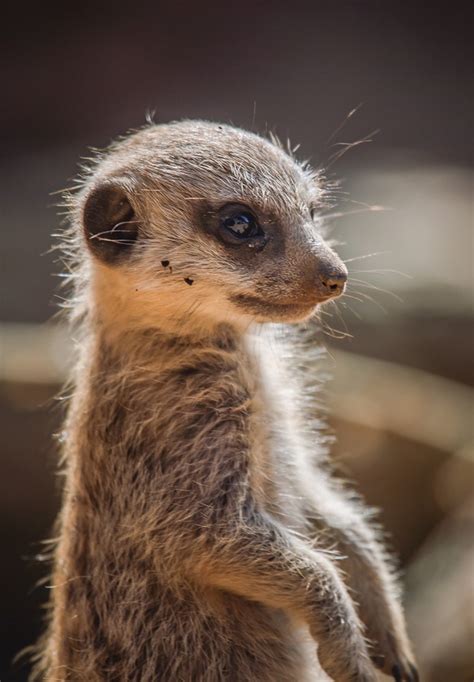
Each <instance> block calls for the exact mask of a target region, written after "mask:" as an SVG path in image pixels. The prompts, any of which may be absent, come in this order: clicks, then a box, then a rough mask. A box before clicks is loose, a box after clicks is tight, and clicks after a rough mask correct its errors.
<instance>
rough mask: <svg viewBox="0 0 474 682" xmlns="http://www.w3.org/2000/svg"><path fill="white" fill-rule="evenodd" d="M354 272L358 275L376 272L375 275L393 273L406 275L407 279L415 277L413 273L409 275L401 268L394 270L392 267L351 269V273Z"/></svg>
mask: <svg viewBox="0 0 474 682" xmlns="http://www.w3.org/2000/svg"><path fill="white" fill-rule="evenodd" d="M352 272H353V273H354V274H356V275H365V274H375V275H385V274H393V275H400V276H401V277H406V278H407V279H413V275H409V274H408V273H407V272H402V271H401V270H393V269H391V268H378V269H374V270H351V273H352Z"/></svg>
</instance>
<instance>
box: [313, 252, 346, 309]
mask: <svg viewBox="0 0 474 682" xmlns="http://www.w3.org/2000/svg"><path fill="white" fill-rule="evenodd" d="M347 276H348V271H347V267H346V266H345V265H344V263H343V262H342V261H341V259H340V258H339V257H338V256H337V255H336V254H335V253H334V252H331V258H330V259H328V260H323V261H321V262H320V263H319V264H318V268H317V275H316V278H317V288H318V290H319V291H320V292H321V297H322V301H325V300H329V299H330V298H337V297H338V296H341V295H342V294H343V293H344V290H345V288H346V282H347Z"/></svg>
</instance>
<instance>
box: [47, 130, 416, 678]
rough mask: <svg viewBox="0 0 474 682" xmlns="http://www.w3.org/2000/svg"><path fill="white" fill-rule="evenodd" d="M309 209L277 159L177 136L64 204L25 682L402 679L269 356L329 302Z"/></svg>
mask: <svg viewBox="0 0 474 682" xmlns="http://www.w3.org/2000/svg"><path fill="white" fill-rule="evenodd" d="M324 198H325V192H324V186H323V183H322V180H321V178H320V176H319V175H318V174H316V173H314V172H312V171H311V169H309V168H308V167H307V166H304V165H301V164H299V163H297V162H296V160H295V159H294V158H292V157H291V155H289V154H287V153H286V152H285V151H284V150H283V149H282V148H281V147H280V146H279V145H278V144H276V143H274V142H271V141H268V140H265V139H263V138H261V137H259V136H257V135H254V134H252V133H248V132H245V131H242V130H239V129H236V128H233V127H230V126H225V125H219V124H212V123H206V122H200V121H194V122H193V121H184V122H180V123H172V124H167V125H158V126H155V125H151V126H148V127H146V128H144V129H143V130H141V131H139V132H135V133H133V134H131V135H129V136H127V137H125V138H123V139H121V140H120V141H118V142H117V143H116V144H114V145H112V146H111V147H110V149H108V150H107V151H106V152H104V153H102V154H100V155H99V156H98V157H97V160H96V162H95V163H94V164H93V165H92V167H91V168H90V169H89V171H88V172H87V173H86V174H85V176H84V177H83V178H82V182H81V187H80V189H79V190H78V191H77V192H75V193H72V194H70V195H69V196H68V197H67V203H68V206H69V212H70V225H69V229H68V231H67V234H65V237H64V254H65V256H66V259H67V261H68V270H69V271H70V272H71V273H72V274H71V280H72V293H71V308H72V311H73V315H72V317H73V323H74V324H75V325H76V329H77V331H76V334H75V337H76V338H77V339H78V342H77V343H78V360H77V364H76V368H75V372H74V378H73V386H74V389H73V392H72V397H71V401H70V405H69V409H68V415H67V418H66V424H65V431H64V433H65V437H64V444H63V448H64V452H63V461H64V467H65V487H64V495H63V504H62V510H61V514H60V517H59V520H58V536H59V539H58V542H57V547H56V550H55V558H54V568H53V577H52V590H51V600H50V610H49V620H48V628H47V632H46V634H45V637H44V639H43V640H42V642H41V644H40V647H39V654H38V663H37V667H36V669H35V674H36V676H37V677H39V678H40V679H46V680H87V681H90V680H123V681H128V680H137V681H140V682H147V681H150V682H151V681H156V680H163V681H168V680H169V681H170V682H175V681H176V682H177V681H181V682H188V681H189V682H195V681H203V682H218V681H219V682H220V681H223V680H229V681H230V680H239V682H240V681H242V682H246V681H248V682H250V681H252V682H255V681H259V682H260V681H261V682H270V681H271V682H279V681H281V682H288V681H289V680H298V681H299V680H302V681H310V680H323V679H328V676H329V678H331V679H333V680H336V681H341V682H342V681H349V680H362V681H369V680H375V679H376V671H375V667H379V668H380V669H381V670H383V671H384V672H387V673H389V674H391V675H392V676H393V678H394V679H395V680H412V681H415V680H416V679H417V673H416V669H415V667H414V665H413V657H412V653H411V650H410V645H409V642H408V638H407V636H406V632H405V626H404V618H403V613H402V609H401V606H400V602H399V597H398V590H397V586H396V584H395V581H394V578H393V576H392V572H391V568H390V564H389V563H388V562H387V560H386V557H385V552H384V549H383V547H382V545H381V543H380V541H379V540H378V538H377V536H376V534H375V532H374V531H373V530H372V529H371V527H370V526H369V524H368V523H367V522H366V521H365V516H366V515H365V513H364V508H363V506H362V504H361V503H359V502H358V503H354V502H353V501H352V496H350V495H349V494H348V493H346V491H345V490H344V489H343V488H342V486H340V485H339V484H338V483H337V482H336V481H334V480H332V479H331V477H330V476H329V475H328V474H327V473H324V472H323V470H322V469H321V470H319V469H318V467H317V466H315V459H316V458H315V454H316V453H317V452H319V451H321V448H322V445H321V439H320V437H319V435H318V432H317V428H312V429H308V428H307V426H308V424H307V415H304V414H303V413H302V412H301V410H300V408H299V407H298V405H299V404H302V403H303V402H304V399H305V391H304V389H303V388H298V384H297V382H296V383H292V381H291V377H290V376H289V375H288V374H286V375H285V370H284V364H285V362H284V360H285V358H284V357H283V356H284V353H283V352H281V351H279V350H278V349H279V348H283V346H280V345H276V344H277V343H279V342H280V341H281V340H282V339H281V338H280V340H279V339H278V338H277V337H283V336H284V329H285V328H287V327H288V325H294V324H297V323H299V322H302V321H305V320H308V319H310V318H311V317H313V316H315V315H316V314H317V311H318V309H319V306H321V305H323V304H324V303H325V302H326V301H329V300H332V299H333V298H335V297H337V296H340V295H341V294H343V292H344V287H345V282H346V279H347V269H346V267H345V265H344V264H343V263H342V262H341V260H340V259H339V258H338V256H337V255H336V253H335V252H334V251H333V250H332V249H331V248H330V247H329V246H328V244H327V243H326V242H325V241H324V238H323V235H322V230H321V222H320V217H319V216H320V209H321V207H322V205H323V203H324ZM269 330H270V333H271V335H273V337H274V339H275V340H274V341H268V340H267V339H268V338H269V337H268V335H267V334H268V333H269ZM275 330H276V335H275V333H274V332H275ZM285 343H287V341H285ZM275 352H276V355H273V356H272V353H275ZM272 357H274V358H275V357H276V358H277V359H278V360H279V363H278V364H281V365H282V366H281V367H280V368H278V367H277V363H276V362H275V361H274V360H272V359H271V358H272ZM315 426H316V425H315ZM328 549H331V550H332V552H331V553H330V552H328V551H327V550H328ZM337 552H340V554H337Z"/></svg>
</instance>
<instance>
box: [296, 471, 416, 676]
mask: <svg viewBox="0 0 474 682" xmlns="http://www.w3.org/2000/svg"><path fill="white" fill-rule="evenodd" d="M367 515H368V514H367V510H366V509H364V507H363V506H362V505H360V506H358V505H357V504H356V503H354V502H352V501H350V500H348V499H347V498H346V497H345V496H344V495H343V494H342V492H341V491H338V490H335V489H334V487H333V486H332V487H331V483H329V484H328V482H327V481H325V482H324V484H323V482H322V481H321V482H320V483H319V485H318V483H316V487H315V490H313V497H312V503H311V508H310V511H309V513H308V516H309V517H310V519H311V522H312V524H313V528H314V531H315V537H316V538H317V540H318V544H321V543H322V542H323V543H324V542H325V544H326V546H328V545H329V546H331V547H334V546H335V547H336V549H337V550H338V551H339V552H340V554H341V560H340V567H341V570H342V572H343V576H344V581H345V583H346V584H347V586H348V587H349V591H350V594H351V595H352V597H353V599H354V602H355V603H356V604H357V611H358V614H359V616H360V618H361V620H362V622H363V623H364V625H365V628H366V630H365V634H366V637H367V639H368V640H369V642H370V654H371V657H372V660H373V661H374V663H375V665H376V666H377V667H378V668H380V670H382V671H383V672H384V673H386V674H388V675H391V676H392V677H393V679H394V680H396V682H402V680H406V681H407V682H417V681H418V679H419V676H418V672H417V670H416V667H415V665H414V656H413V652H412V649H411V646H410V643H409V639H408V636H407V632H406V626H405V619H404V616H403V610H402V607H401V604H400V600H399V590H398V587H397V585H396V580H395V578H394V576H393V575H392V572H391V570H390V567H389V562H388V561H387V556H386V553H385V550H384V548H383V545H382V544H381V543H380V542H379V540H378V539H377V536H376V532H375V531H374V529H373V528H372V527H371V526H370V524H369V523H368V521H366V520H365V518H364V517H366V516H367Z"/></svg>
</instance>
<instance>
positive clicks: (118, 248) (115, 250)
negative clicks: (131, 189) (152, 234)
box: [83, 183, 139, 264]
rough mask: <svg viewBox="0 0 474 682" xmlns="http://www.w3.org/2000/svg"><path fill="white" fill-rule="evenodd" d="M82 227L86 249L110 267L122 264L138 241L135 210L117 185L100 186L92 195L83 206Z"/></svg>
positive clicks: (123, 191)
mask: <svg viewBox="0 0 474 682" xmlns="http://www.w3.org/2000/svg"><path fill="white" fill-rule="evenodd" d="M83 225H84V232H85V236H86V239H87V244H88V246H89V248H90V249H91V251H92V252H93V253H94V254H95V255H96V256H97V257H98V258H100V259H101V260H102V261H104V262H106V263H109V264H115V263H120V262H123V261H124V260H125V259H126V258H127V257H128V256H129V255H130V253H131V251H132V249H133V247H134V245H135V242H136V241H137V239H138V231H139V229H138V228H139V224H138V219H137V217H136V214H135V210H134V209H133V206H132V204H131V203H130V200H129V198H128V196H127V193H126V192H125V190H124V189H123V188H122V187H121V186H120V185H119V184H118V183H114V184H112V183H107V184H104V185H100V186H99V187H96V188H95V189H94V190H93V191H92V192H91V194H90V195H89V197H88V198H87V201H86V204H85V206H84V212H83Z"/></svg>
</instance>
